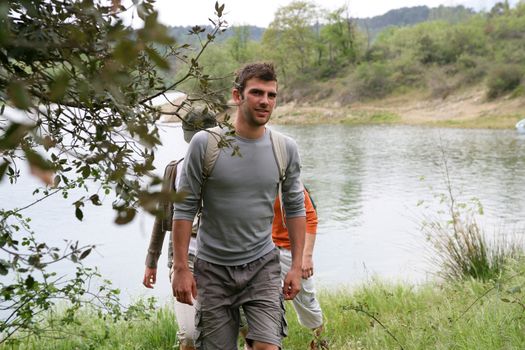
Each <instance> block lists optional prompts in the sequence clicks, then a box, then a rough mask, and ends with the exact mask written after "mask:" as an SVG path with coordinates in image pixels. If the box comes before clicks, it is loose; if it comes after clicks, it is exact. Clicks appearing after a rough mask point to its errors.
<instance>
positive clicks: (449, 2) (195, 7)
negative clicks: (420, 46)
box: [133, 0, 519, 27]
mask: <svg viewBox="0 0 525 350" xmlns="http://www.w3.org/2000/svg"><path fill="white" fill-rule="evenodd" d="M518 1H519V0H510V1H509V3H510V4H511V5H514V4H516V3H517V2H518ZM291 2H292V0H263V1H252V0H220V1H219V4H225V11H224V12H225V16H224V18H225V19H226V21H227V22H228V23H229V24H230V25H242V24H249V25H256V26H259V27H268V25H269V24H270V22H271V21H272V20H273V17H274V14H275V12H276V10H277V9H278V8H279V7H282V6H285V5H287V4H289V3H291ZM313 2H314V3H316V4H318V5H320V7H322V8H325V9H327V10H335V9H337V8H340V7H341V6H343V5H345V3H346V4H348V8H349V9H350V16H352V17H372V16H377V15H382V14H384V13H386V12H387V11H389V10H392V9H396V8H400V7H411V6H420V5H426V6H428V7H437V6H439V5H445V6H456V5H464V6H465V7H471V8H474V9H476V10H487V11H488V10H490V9H491V8H492V6H493V5H494V4H495V3H496V2H498V0H355V1H348V0H316V1H313ZM214 6H215V0H157V1H156V8H157V9H158V11H159V19H160V21H161V22H162V23H164V24H166V25H169V26H187V25H204V24H209V21H208V18H214V17H215V15H214V12H215V10H214V8H215V7H214ZM134 17H135V18H134V20H133V26H135V27H138V26H141V25H140V21H139V20H138V19H137V16H134Z"/></svg>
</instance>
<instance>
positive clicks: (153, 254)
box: [142, 217, 166, 288]
mask: <svg viewBox="0 0 525 350" xmlns="http://www.w3.org/2000/svg"><path fill="white" fill-rule="evenodd" d="M165 235H166V231H163V230H162V220H161V219H160V218H159V217H156V218H155V222H154V224H153V230H152V232H151V238H150V241H149V247H148V255H147V256H146V268H145V270H144V277H143V279H142V284H143V285H144V286H145V287H146V288H153V286H154V285H155V283H156V282H157V262H158V260H159V256H160V252H161V251H162V243H163V241H164V236H165Z"/></svg>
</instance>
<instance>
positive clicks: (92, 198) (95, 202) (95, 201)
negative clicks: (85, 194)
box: [89, 194, 102, 206]
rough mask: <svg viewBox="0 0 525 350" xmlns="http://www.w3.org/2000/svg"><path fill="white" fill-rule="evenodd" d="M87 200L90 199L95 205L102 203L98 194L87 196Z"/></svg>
mask: <svg viewBox="0 0 525 350" xmlns="http://www.w3.org/2000/svg"><path fill="white" fill-rule="evenodd" d="M89 200H90V201H91V203H93V205H97V206H99V205H102V203H101V202H100V198H99V196H98V194H94V195H92V196H91V197H89Z"/></svg>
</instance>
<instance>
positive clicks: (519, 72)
mask: <svg viewBox="0 0 525 350" xmlns="http://www.w3.org/2000/svg"><path fill="white" fill-rule="evenodd" d="M362 21H363V20H356V19H353V18H351V17H350V15H349V12H348V10H347V8H345V7H342V8H340V9H338V10H335V11H326V10H324V9H323V8H322V7H320V6H319V5H317V4H315V3H313V2H309V1H295V2H292V3H290V4H289V5H287V6H284V7H281V8H280V9H279V10H278V11H277V12H276V14H275V17H274V20H273V21H272V22H271V24H270V25H269V27H268V28H266V29H265V30H263V31H262V36H261V38H260V40H255V39H254V36H253V35H255V34H254V31H253V28H251V27H233V28H231V29H229V30H228V31H227V33H228V34H226V35H227V36H225V37H224V40H222V41H221V42H219V43H217V44H215V45H213V46H210V47H209V48H208V49H207V51H206V53H205V55H204V57H202V61H201V65H202V69H203V70H204V71H205V72H206V74H209V75H210V76H213V77H216V78H217V79H216V80H214V82H213V84H214V85H215V86H214V87H215V88H216V89H224V91H225V92H226V91H228V90H229V88H230V86H231V74H232V72H233V71H234V70H235V69H236V68H237V67H239V66H240V65H242V64H243V63H245V62H249V61H254V60H272V61H273V62H275V64H276V65H277V67H278V70H279V76H280V81H279V82H280V84H281V86H285V87H286V89H283V92H282V93H281V101H284V102H289V101H295V102H298V103H305V102H315V101H321V100H323V101H330V100H331V101H337V103H338V104H341V105H345V104H350V103H353V102H355V101H363V100H369V99H376V98H383V97H385V96H388V95H392V94H396V93H404V92H407V91H413V90H417V91H425V92H427V93H428V94H429V96H432V97H439V98H446V97H447V96H448V95H450V94H451V93H453V92H454V91H457V90H460V89H462V88H465V87H469V86H483V88H484V89H485V90H486V94H485V96H484V98H486V99H494V98H497V97H500V96H502V95H505V96H510V97H519V96H522V95H523V93H524V90H525V87H524V82H523V80H524V79H523V77H524V73H525V72H524V70H525V3H523V2H521V3H519V4H518V5H516V6H515V7H514V8H512V7H510V6H509V4H508V2H503V3H497V4H496V5H495V6H494V7H493V8H492V9H491V10H490V11H489V12H487V13H474V12H473V11H472V10H469V9H466V8H464V7H461V6H458V7H438V8H434V9H428V8H426V7H414V8H406V9H399V10H393V11H390V12H388V13H387V14H385V15H384V16H380V17H377V18H372V19H367V22H366V23H368V24H367V25H368V31H367V30H366V29H363V24H362V23H365V22H362ZM383 27H384V28H386V29H383V30H381V31H380V32H379V33H378V34H377V35H376V36H373V33H372V29H373V30H376V29H377V30H379V29H378V28H383ZM203 34H205V33H203ZM257 35H258V34H257ZM190 88H191V87H190Z"/></svg>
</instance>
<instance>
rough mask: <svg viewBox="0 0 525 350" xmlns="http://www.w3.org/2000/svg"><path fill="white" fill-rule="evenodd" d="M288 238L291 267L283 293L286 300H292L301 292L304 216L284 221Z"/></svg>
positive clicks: (285, 279) (285, 280)
mask: <svg viewBox="0 0 525 350" xmlns="http://www.w3.org/2000/svg"><path fill="white" fill-rule="evenodd" d="M286 227H287V228H288V236H289V237H290V245H291V247H292V249H291V251H292V266H291V267H290V271H288V273H287V274H286V277H285V278H284V284H283V293H284V298H285V299H286V300H292V299H293V298H294V297H295V296H296V295H297V293H299V291H300V290H301V265H302V262H303V250H304V231H305V227H306V220H305V217H304V216H298V217H293V218H287V219H286Z"/></svg>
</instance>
